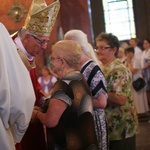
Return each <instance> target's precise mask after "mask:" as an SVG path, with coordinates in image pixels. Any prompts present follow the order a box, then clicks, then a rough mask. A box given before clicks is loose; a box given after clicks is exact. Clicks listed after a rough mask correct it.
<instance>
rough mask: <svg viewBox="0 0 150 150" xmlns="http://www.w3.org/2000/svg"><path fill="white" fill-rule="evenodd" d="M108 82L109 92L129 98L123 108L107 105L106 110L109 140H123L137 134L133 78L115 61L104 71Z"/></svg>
mask: <svg viewBox="0 0 150 150" xmlns="http://www.w3.org/2000/svg"><path fill="white" fill-rule="evenodd" d="M103 73H104V75H105V77H106V81H107V91H108V92H115V93H116V94H118V95H122V96H127V99H128V100H127V102H126V103H125V105H123V106H111V105H107V107H106V109H105V113H106V117H107V120H108V126H109V132H108V133H109V140H110V141H114V140H122V139H125V138H129V137H133V136H134V135H136V133H137V128H138V119H137V115H136V109H135V106H134V102H133V98H132V93H131V83H132V80H131V76H130V74H129V72H128V70H127V68H126V67H125V66H124V65H123V64H122V63H121V62H120V61H119V60H117V59H116V60H115V61H113V62H112V63H111V64H109V66H108V67H107V68H105V69H104V70H103Z"/></svg>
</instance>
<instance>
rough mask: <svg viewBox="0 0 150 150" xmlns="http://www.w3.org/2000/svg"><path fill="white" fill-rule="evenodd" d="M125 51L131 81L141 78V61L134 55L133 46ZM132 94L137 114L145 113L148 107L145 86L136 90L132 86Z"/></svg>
mask: <svg viewBox="0 0 150 150" xmlns="http://www.w3.org/2000/svg"><path fill="white" fill-rule="evenodd" d="M125 53H126V62H125V65H126V66H127V67H128V68H129V70H130V71H131V73H132V82H133V81H135V80H137V79H138V78H140V77H141V78H142V70H141V62H140V60H139V58H138V57H136V56H135V55H134V48H133V47H128V48H127V49H126V50H125ZM132 94H133V99H134V102H135V106H136V111H137V113H138V114H143V113H147V112H148V110H149V108H148V102H147V97H146V88H145V87H144V88H143V89H141V90H139V91H136V90H135V89H134V88H133V87H132Z"/></svg>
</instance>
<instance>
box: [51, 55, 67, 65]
mask: <svg viewBox="0 0 150 150" xmlns="http://www.w3.org/2000/svg"><path fill="white" fill-rule="evenodd" d="M55 59H63V60H65V62H66V63H67V64H68V62H67V60H66V59H65V58H60V57H56V58H55V57H52V56H51V58H50V61H54V60H55Z"/></svg>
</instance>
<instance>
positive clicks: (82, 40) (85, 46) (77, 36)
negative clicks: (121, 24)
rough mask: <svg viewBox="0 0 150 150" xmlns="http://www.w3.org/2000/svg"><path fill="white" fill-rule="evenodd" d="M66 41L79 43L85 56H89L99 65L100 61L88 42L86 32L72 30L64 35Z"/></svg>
mask: <svg viewBox="0 0 150 150" xmlns="http://www.w3.org/2000/svg"><path fill="white" fill-rule="evenodd" d="M64 39H66V40H73V41H75V42H77V43H78V44H79V45H80V46H81V48H82V51H83V52H84V54H86V55H87V56H89V57H90V58H91V59H93V60H94V61H95V62H96V63H97V64H98V65H99V61H98V59H97V57H96V55H95V53H94V49H93V47H92V45H91V44H90V43H89V42H88V39H87V35H86V34H85V33H84V32H82V31H81V30H77V29H74V30H70V31H68V32H67V33H66V34H65V35H64Z"/></svg>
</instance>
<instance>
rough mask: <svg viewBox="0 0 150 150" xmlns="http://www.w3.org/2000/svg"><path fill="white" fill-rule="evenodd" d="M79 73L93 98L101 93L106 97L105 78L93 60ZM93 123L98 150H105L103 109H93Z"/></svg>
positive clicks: (105, 138)
mask: <svg viewBox="0 0 150 150" xmlns="http://www.w3.org/2000/svg"><path fill="white" fill-rule="evenodd" d="M81 73H82V74H83V75H84V77H85V79H86V80H87V83H88V85H89V87H90V90H91V92H92V96H93V98H96V97H98V96H99V95H100V94H102V93H103V94H104V95H105V96H106V97H108V96H107V91H106V81H105V77H104V75H103V73H102V71H101V69H100V68H99V66H98V65H97V64H96V63H95V62H94V61H93V60H89V61H87V62H86V63H85V64H84V65H82V67H81ZM94 123H95V130H96V134H97V139H98V144H99V150H107V149H108V130H107V121H106V117H105V112H104V109H96V108H95V109H94Z"/></svg>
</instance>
